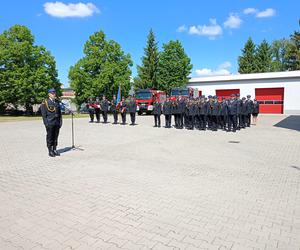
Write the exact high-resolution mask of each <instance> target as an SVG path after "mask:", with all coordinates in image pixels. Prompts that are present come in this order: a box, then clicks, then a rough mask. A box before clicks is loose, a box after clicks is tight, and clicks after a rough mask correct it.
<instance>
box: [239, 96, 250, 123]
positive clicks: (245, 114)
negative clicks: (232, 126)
mask: <svg viewBox="0 0 300 250" xmlns="http://www.w3.org/2000/svg"><path fill="white" fill-rule="evenodd" d="M247 117H248V104H247V101H246V98H245V97H243V98H242V103H241V125H240V127H241V128H246V124H247Z"/></svg>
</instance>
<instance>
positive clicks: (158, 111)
mask: <svg viewBox="0 0 300 250" xmlns="http://www.w3.org/2000/svg"><path fill="white" fill-rule="evenodd" d="M161 110H162V108H161V103H159V102H156V103H154V105H153V114H154V115H161Z"/></svg>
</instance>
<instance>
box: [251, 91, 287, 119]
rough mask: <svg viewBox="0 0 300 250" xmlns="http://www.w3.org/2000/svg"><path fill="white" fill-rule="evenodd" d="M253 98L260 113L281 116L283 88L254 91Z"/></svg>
mask: <svg viewBox="0 0 300 250" xmlns="http://www.w3.org/2000/svg"><path fill="white" fill-rule="evenodd" d="M255 98H256V100H257V101H258V102H259V104H260V105H259V112H260V113H266V114H283V101H284V88H261V89H255Z"/></svg>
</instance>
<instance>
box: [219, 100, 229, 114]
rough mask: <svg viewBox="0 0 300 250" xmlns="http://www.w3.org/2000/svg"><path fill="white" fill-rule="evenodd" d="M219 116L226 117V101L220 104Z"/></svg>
mask: <svg viewBox="0 0 300 250" xmlns="http://www.w3.org/2000/svg"><path fill="white" fill-rule="evenodd" d="M220 115H223V116H227V115H228V106H227V103H226V101H225V102H224V101H223V102H222V103H220Z"/></svg>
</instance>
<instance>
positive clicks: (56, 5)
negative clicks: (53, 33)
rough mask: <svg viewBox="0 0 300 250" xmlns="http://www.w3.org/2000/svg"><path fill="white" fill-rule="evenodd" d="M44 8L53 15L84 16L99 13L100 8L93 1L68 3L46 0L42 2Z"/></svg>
mask: <svg viewBox="0 0 300 250" xmlns="http://www.w3.org/2000/svg"><path fill="white" fill-rule="evenodd" d="M44 10H45V12H46V13H47V14H49V15H50V16H54V17H61V18H63V17H86V16H92V15H93V14H94V13H100V10H99V9H98V8H97V7H96V6H95V5H94V4H93V3H69V4H65V3H62V2H47V3H45V4H44Z"/></svg>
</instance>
